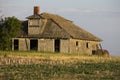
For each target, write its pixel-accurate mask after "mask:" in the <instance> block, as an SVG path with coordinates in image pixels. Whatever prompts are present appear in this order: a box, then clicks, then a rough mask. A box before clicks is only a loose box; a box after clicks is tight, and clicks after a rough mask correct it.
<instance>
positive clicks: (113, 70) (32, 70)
mask: <svg viewBox="0 0 120 80" xmlns="http://www.w3.org/2000/svg"><path fill="white" fill-rule="evenodd" d="M6 54H7V56H4V55H6ZM0 60H1V64H0V80H119V79H120V57H101V56H85V55H80V56H78V55H77V54H61V53H49V52H46V53H43V52H34V51H33V52H3V51H1V52H0ZM19 61H20V62H19Z"/></svg>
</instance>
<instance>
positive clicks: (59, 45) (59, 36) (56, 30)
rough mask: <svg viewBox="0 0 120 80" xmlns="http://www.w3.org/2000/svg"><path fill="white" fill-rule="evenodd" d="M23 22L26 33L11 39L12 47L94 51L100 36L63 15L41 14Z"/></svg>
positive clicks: (50, 50)
mask: <svg viewBox="0 0 120 80" xmlns="http://www.w3.org/2000/svg"><path fill="white" fill-rule="evenodd" d="M27 19H28V20H27V21H24V28H25V29H24V30H23V32H24V33H23V34H22V35H19V36H18V37H16V38H12V42H13V43H12V50H13V51H14V50H19V51H30V50H36V51H43V52H60V53H84V54H94V53H95V51H96V50H97V49H98V47H99V44H100V42H101V39H99V38H98V37H96V36H94V35H93V34H91V33H89V32H87V31H86V30H84V29H82V28H80V27H79V26H77V25H75V24H74V23H73V22H72V21H70V20H67V19H65V18H63V17H61V16H58V15H54V14H49V13H41V14H39V7H38V6H35V7H34V12H33V15H31V16H29V17H27Z"/></svg>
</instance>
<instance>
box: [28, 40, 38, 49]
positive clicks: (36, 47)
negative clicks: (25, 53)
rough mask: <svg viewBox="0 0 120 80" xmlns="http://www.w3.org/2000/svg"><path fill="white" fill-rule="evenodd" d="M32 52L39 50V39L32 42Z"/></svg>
mask: <svg viewBox="0 0 120 80" xmlns="http://www.w3.org/2000/svg"><path fill="white" fill-rule="evenodd" d="M30 50H35V51H37V50H38V40H37V39H32V40H30Z"/></svg>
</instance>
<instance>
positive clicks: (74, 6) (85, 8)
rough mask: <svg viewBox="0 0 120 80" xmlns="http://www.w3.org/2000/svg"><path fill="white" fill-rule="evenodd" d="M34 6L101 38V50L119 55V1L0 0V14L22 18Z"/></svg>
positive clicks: (27, 14)
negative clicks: (67, 20)
mask: <svg viewBox="0 0 120 80" xmlns="http://www.w3.org/2000/svg"><path fill="white" fill-rule="evenodd" d="M36 5H37V6H40V8H41V10H40V13H42V12H47V13H52V14H58V15H60V16H63V17H65V18H67V19H69V20H71V21H73V22H74V23H75V24H77V25H78V26H80V27H81V28H83V29H85V30H87V31H89V32H91V33H93V34H94V35H96V36H98V37H100V38H101V39H102V40H103V42H102V46H103V48H104V49H107V50H108V51H109V52H110V54H111V55H119V56H120V42H119V41H120V31H119V30H120V0H0V16H2V15H4V16H15V17H17V18H19V19H21V20H25V18H26V17H27V16H29V15H32V14H33V6H36Z"/></svg>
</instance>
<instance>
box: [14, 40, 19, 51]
mask: <svg viewBox="0 0 120 80" xmlns="http://www.w3.org/2000/svg"><path fill="white" fill-rule="evenodd" d="M18 49H19V41H18V40H14V50H18Z"/></svg>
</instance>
